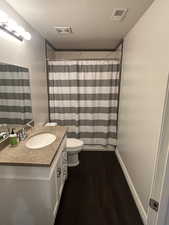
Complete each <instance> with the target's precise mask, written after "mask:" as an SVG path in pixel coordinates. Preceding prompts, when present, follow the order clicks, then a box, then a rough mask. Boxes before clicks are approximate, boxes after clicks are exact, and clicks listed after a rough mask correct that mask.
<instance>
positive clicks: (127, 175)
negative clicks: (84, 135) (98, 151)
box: [115, 148, 147, 225]
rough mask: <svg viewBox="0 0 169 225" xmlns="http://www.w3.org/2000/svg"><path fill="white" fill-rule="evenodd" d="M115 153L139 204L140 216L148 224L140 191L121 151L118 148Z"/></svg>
mask: <svg viewBox="0 0 169 225" xmlns="http://www.w3.org/2000/svg"><path fill="white" fill-rule="evenodd" d="M115 153H116V156H117V158H118V161H119V163H120V166H121V168H122V170H123V173H124V175H125V178H126V180H127V183H128V186H129V188H130V191H131V193H132V195H133V198H134V201H135V203H136V205H137V208H138V211H139V213H140V216H141V218H142V221H143V223H144V225H146V224H147V213H146V211H145V209H144V207H143V205H142V202H141V200H140V198H139V195H138V193H137V191H136V189H135V187H134V184H133V182H132V179H131V177H130V175H129V173H128V170H127V168H126V166H125V164H124V162H123V160H122V158H121V156H120V153H119V151H118V149H117V148H116V150H115Z"/></svg>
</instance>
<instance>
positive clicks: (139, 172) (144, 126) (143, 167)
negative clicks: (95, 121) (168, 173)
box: [118, 0, 169, 213]
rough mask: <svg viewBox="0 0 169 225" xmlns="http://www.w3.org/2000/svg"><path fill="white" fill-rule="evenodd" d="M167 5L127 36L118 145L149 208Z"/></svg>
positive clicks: (160, 3)
mask: <svg viewBox="0 0 169 225" xmlns="http://www.w3.org/2000/svg"><path fill="white" fill-rule="evenodd" d="M168 9H169V1H168V0H155V1H154V3H153V4H152V5H151V7H150V8H149V9H148V10H147V11H146V13H145V14H144V15H143V16H142V18H141V19H140V20H139V21H138V22H137V24H136V25H135V26H134V28H133V29H132V30H131V31H130V32H129V33H128V34H127V36H126V38H125V40H124V57H123V72H122V80H121V96H120V110H119V134H118V150H119V153H120V156H121V158H122V160H123V162H124V164H125V166H126V168H127V170H128V173H129V176H130V178H131V180H132V182H133V185H134V188H135V191H136V192H137V194H138V196H137V197H139V199H140V201H141V203H142V205H143V207H144V210H145V213H147V209H148V198H149V194H150V189H151V184H152V179H153V174H154V167H155V160H156V154H157V150H158V143H159V136H160V125H161V121H162V111H163V105H164V98H165V91H166V85H167V76H168V72H169V29H168V23H169V13H168Z"/></svg>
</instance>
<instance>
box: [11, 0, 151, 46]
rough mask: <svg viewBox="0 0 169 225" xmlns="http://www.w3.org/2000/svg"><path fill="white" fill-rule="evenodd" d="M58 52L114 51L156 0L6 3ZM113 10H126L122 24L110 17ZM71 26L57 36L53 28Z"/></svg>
mask: <svg viewBox="0 0 169 225" xmlns="http://www.w3.org/2000/svg"><path fill="white" fill-rule="evenodd" d="M7 2H8V3H9V4H10V5H11V6H12V7H13V8H14V9H15V10H16V11H17V12H18V13H19V14H20V15H21V16H22V17H23V18H24V19H25V20H26V21H27V22H28V23H30V24H31V25H32V27H34V28H35V29H36V30H38V31H39V32H40V33H41V34H42V36H44V37H45V38H46V39H47V40H48V41H49V42H51V43H52V44H53V45H54V46H55V47H56V48H57V49H113V48H115V47H116V46H117V44H118V43H119V41H120V40H121V39H122V38H123V37H124V36H125V34H126V33H127V32H128V31H129V30H130V29H131V28H132V27H133V26H134V24H135V23H136V22H137V20H138V19H139V18H140V17H141V15H142V14H143V13H144V12H145V10H146V9H147V8H148V7H149V6H150V4H151V3H152V2H153V0H7ZM114 8H127V9H128V14H127V16H126V18H125V19H124V20H123V21H121V22H117V21H113V20H112V18H111V15H112V11H113V9H114ZM67 25H68V26H72V29H73V33H72V34H68V35H62V36H58V35H57V34H56V31H55V29H54V26H67Z"/></svg>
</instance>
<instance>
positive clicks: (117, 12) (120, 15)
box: [112, 8, 128, 21]
mask: <svg viewBox="0 0 169 225" xmlns="http://www.w3.org/2000/svg"><path fill="white" fill-rule="evenodd" d="M127 12H128V9H122V8H119V9H114V10H113V14H112V19H113V20H115V21H122V20H123V19H124V17H125V16H126V14H127Z"/></svg>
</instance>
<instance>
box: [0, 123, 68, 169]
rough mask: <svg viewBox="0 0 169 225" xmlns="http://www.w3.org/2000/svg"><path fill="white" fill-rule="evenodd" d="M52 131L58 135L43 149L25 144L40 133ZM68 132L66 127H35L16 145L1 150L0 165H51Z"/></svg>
mask: <svg viewBox="0 0 169 225" xmlns="http://www.w3.org/2000/svg"><path fill="white" fill-rule="evenodd" d="M46 132H48V133H51V134H54V135H56V140H55V141H54V142H53V143H52V144H50V145H48V146H46V147H44V148H41V149H34V150H32V149H29V148H27V147H26V146H25V143H26V141H27V140H28V139H29V138H30V137H31V136H34V135H36V134H38V133H46ZM65 134H66V128H64V127H60V126H56V127H35V128H33V129H32V130H31V131H29V134H28V137H27V138H26V139H25V140H24V141H22V142H20V143H19V144H18V145H17V146H16V147H10V146H9V145H8V146H6V147H5V148H3V149H2V150H1V151H0V165H4V164H5V165H11V166H14V165H15V166H50V165H51V164H52V161H53V159H54V157H55V155H56V153H57V150H58V149H59V147H60V144H61V143H62V140H63V138H64V136H65Z"/></svg>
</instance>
